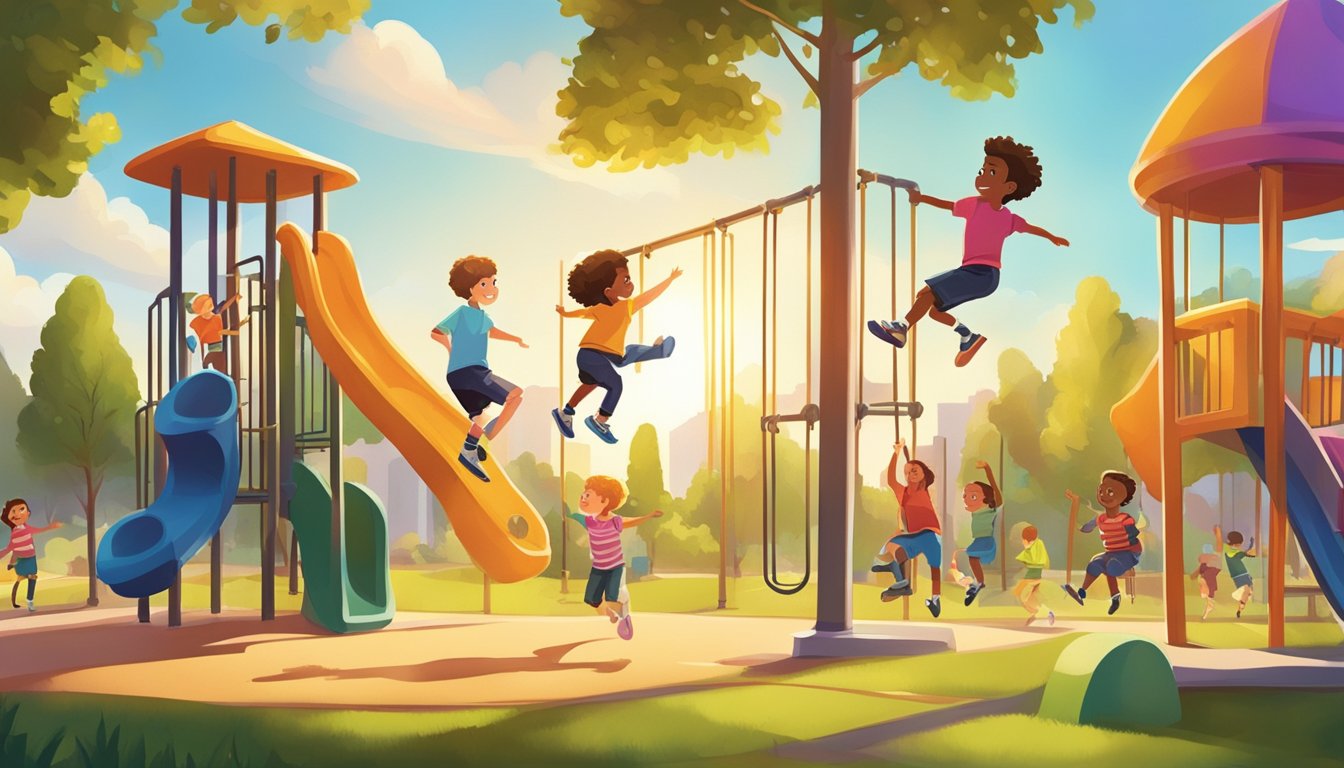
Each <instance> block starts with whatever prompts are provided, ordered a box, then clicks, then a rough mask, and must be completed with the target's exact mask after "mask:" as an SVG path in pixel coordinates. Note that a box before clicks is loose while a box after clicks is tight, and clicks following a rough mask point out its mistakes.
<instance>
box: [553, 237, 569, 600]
mask: <svg viewBox="0 0 1344 768" xmlns="http://www.w3.org/2000/svg"><path fill="white" fill-rule="evenodd" d="M559 286H560V287H559V293H560V297H559V298H558V299H557V300H556V303H557V305H559V306H564V304H565V260H564V259H561V260H560V283H559ZM557 319H558V321H559V322H558V323H557V325H558V327H559V329H560V346H559V350H560V351H559V354H557V355H556V370H557V373H556V392H557V393H558V394H557V396H558V398H559V400H560V408H562V409H563V408H564V407H565V318H563V317H560V316H558V315H557ZM567 507H568V502H567V500H566V499H565V436H564V435H561V436H560V594H562V595H567V594H569V515H567V514H565V513H566V511H567Z"/></svg>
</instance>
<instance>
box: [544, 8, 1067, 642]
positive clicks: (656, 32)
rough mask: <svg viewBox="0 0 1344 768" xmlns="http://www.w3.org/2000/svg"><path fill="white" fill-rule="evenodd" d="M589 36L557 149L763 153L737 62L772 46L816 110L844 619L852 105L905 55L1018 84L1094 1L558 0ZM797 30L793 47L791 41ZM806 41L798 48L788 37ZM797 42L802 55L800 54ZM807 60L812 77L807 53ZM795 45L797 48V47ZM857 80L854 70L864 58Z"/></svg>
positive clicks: (834, 611)
mask: <svg viewBox="0 0 1344 768" xmlns="http://www.w3.org/2000/svg"><path fill="white" fill-rule="evenodd" d="M560 6H561V13H563V14H564V15H566V16H577V17H580V18H581V19H582V20H583V21H584V23H586V24H587V25H588V26H589V27H591V28H592V32H591V33H589V34H588V35H587V36H586V37H584V38H583V39H582V40H580V41H579V44H578V49H579V50H578V54H577V55H576V56H574V58H573V60H572V69H573V73H572V76H571V77H570V79H569V82H568V84H567V85H566V86H565V88H564V89H563V90H561V91H560V94H559V96H560V100H559V104H558V106H557V112H558V114H559V115H560V116H561V117H564V118H566V119H568V120H569V123H568V125H567V126H566V127H565V128H564V129H563V130H562V132H561V134H560V145H561V148H562V149H563V151H565V152H566V153H568V154H569V155H570V156H571V157H573V158H574V160H575V162H576V163H577V164H579V165H581V166H590V165H593V164H595V163H599V162H601V163H607V164H608V165H609V166H610V167H611V168H612V169H614V170H630V169H633V168H638V167H646V168H647V167H654V166H658V165H670V164H675V163H680V162H684V161H685V160H686V159H687V158H688V157H689V156H690V154H691V153H692V152H701V153H704V154H710V155H713V154H719V153H722V154H724V155H729V154H731V153H732V152H734V151H736V150H738V149H746V150H761V151H763V150H765V149H767V148H768V146H769V142H768V134H770V133H774V132H777V131H778V130H779V126H778V123H777V119H776V118H777V117H778V115H779V114H780V108H779V105H778V103H776V102H775V101H774V100H772V99H770V98H768V97H767V96H765V95H764V94H762V93H761V85H760V83H759V82H757V81H755V80H753V79H752V78H750V77H749V76H747V75H746V74H745V73H743V72H742V71H741V70H740V69H739V65H740V64H741V63H742V62H743V61H744V60H746V58H747V57H748V56H751V55H753V54H756V53H765V54H766V55H768V56H780V55H783V56H785V57H787V58H788V60H789V62H790V63H791V64H792V65H793V68H794V69H795V70H796V71H797V72H798V75H799V76H800V77H802V79H803V80H804V82H806V83H807V85H808V88H809V89H810V90H811V95H810V97H809V99H815V101H816V102H817V103H818V106H819V108H820V112H821V114H820V119H821V145H820V150H819V155H820V157H819V160H820V165H821V174H820V177H821V187H822V189H823V190H825V194H823V195H822V196H821V217H820V222H821V238H820V241H821V263H822V269H821V292H820V296H821V333H822V335H823V336H824V337H825V338H827V339H828V340H830V343H828V344H827V345H826V346H825V348H824V349H823V351H822V357H821V370H822V372H823V373H822V377H821V382H820V384H821V390H820V395H821V396H820V405H821V413H822V422H821V433H820V445H819V450H820V457H821V458H820V461H821V464H822V465H821V471H820V488H819V495H820V510H821V516H820V520H821V528H820V542H819V544H820V547H819V553H820V560H819V563H818V566H819V570H820V571H821V572H822V573H824V574H828V576H827V577H826V578H824V579H823V580H822V581H823V583H822V584H821V589H819V590H818V596H817V600H818V603H817V626H818V627H819V628H820V629H823V630H844V629H848V628H849V626H850V623H851V613H850V608H849V606H850V600H849V598H850V595H849V589H850V580H851V574H850V572H849V568H850V547H851V541H852V533H853V531H852V528H853V519H852V510H853V503H854V487H855V477H856V474H855V468H854V458H855V457H854V434H855V425H854V419H853V418H852V414H853V413H854V409H855V402H854V399H855V386H854V382H855V375H856V371H855V361H854V359H853V355H852V353H851V350H852V348H853V346H854V344H853V341H854V337H853V334H854V332H855V331H854V327H853V326H854V323H853V322H852V318H853V301H854V295H855V290H854V289H855V269H854V266H855V265H854V231H855V179H856V172H857V165H856V156H857V149H858V148H857V143H858V142H857V134H856V130H855V129H856V119H855V118H856V108H857V104H858V100H859V98H860V97H862V96H863V95H864V94H865V93H867V92H868V91H869V90H870V89H872V88H873V87H874V86H876V85H877V84H879V83H881V82H882V81H883V80H885V79H886V78H888V77H891V76H892V75H894V74H896V73H897V72H900V71H901V70H903V69H905V68H906V67H907V66H909V65H910V64H914V65H916V67H917V69H918V71H919V73H920V75H921V76H923V77H924V78H925V79H927V80H932V81H938V82H940V83H942V84H943V85H945V86H947V87H948V88H949V89H950V90H951V92H952V95H954V96H956V97H958V98H963V99H985V98H988V97H989V96H990V95H991V94H992V93H1000V94H1002V95H1004V96H1012V95H1013V93H1014V92H1015V90H1016V80H1015V71H1016V70H1015V68H1014V64H1013V60H1014V59H1022V58H1025V57H1027V56H1028V55H1030V54H1032V53H1039V52H1041V51H1042V50H1044V49H1043V46H1042V44H1041V38H1040V36H1039V34H1038V27H1039V25H1040V23H1041V22H1042V21H1044V22H1046V23H1049V24H1053V23H1055V22H1056V21H1058V15H1057V13H1056V12H1057V10H1058V9H1060V8H1063V7H1065V6H1070V7H1072V8H1073V16H1074V21H1075V22H1076V23H1081V22H1082V21H1084V20H1085V19H1087V18H1090V17H1091V15H1092V13H1093V5H1092V2H1091V0H961V1H960V2H955V3H953V2H948V3H945V4H943V5H942V6H941V7H936V6H934V5H933V4H930V3H925V2H914V1H906V0H900V1H897V0H756V2H752V0H737V2H732V0H712V1H711V0H560ZM789 39H792V40H793V41H794V43H793V44H792V45H790V44H789V42H788V40H789ZM800 43H801V45H799V44H800ZM795 48H798V49H799V50H798V51H795ZM813 52H815V55H816V62H817V64H816V72H815V73H813V72H812V71H811V70H809V69H808V67H807V66H805V65H804V63H803V60H804V59H811V58H812V55H813ZM799 53H801V56H800V55H799ZM865 61H866V62H868V63H867V66H866V74H867V77H866V78H865V79H860V78H859V77H858V72H859V67H860V64H861V63H862V62H865Z"/></svg>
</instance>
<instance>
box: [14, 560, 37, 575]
mask: <svg viewBox="0 0 1344 768" xmlns="http://www.w3.org/2000/svg"><path fill="white" fill-rule="evenodd" d="M14 575H15V576H36V575H37V558H36V557H20V558H19V559H18V560H17V561H16V562H15V563H14Z"/></svg>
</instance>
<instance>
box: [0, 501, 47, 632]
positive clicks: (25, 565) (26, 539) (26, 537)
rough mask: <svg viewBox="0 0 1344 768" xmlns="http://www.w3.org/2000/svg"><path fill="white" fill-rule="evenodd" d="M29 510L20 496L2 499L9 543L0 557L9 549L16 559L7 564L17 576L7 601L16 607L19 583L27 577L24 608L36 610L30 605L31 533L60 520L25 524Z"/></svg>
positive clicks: (33, 572) (33, 578) (33, 579)
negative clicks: (39, 523) (7, 499)
mask: <svg viewBox="0 0 1344 768" xmlns="http://www.w3.org/2000/svg"><path fill="white" fill-rule="evenodd" d="M31 515H32V513H31V512H30V511H29V510H28V502H26V501H24V500H23V499H10V500H9V501H6V502H5V507H4V509H3V510H0V521H3V522H4V524H5V525H8V526H9V527H10V531H9V544H8V545H7V546H6V547H5V548H4V549H0V557H4V556H5V555H7V554H9V553H10V552H13V553H14V556H15V558H16V560H15V561H14V563H12V564H11V566H10V567H12V568H13V569H14V575H15V577H16V578H17V579H18V580H17V581H15V582H14V590H13V592H11V593H10V602H11V603H13V604H14V607H15V608H18V607H19V584H20V583H21V582H22V581H23V580H24V579H27V580H28V610H29V611H36V610H37V608H36V606H34V605H33V595H34V594H35V593H36V592H37V548H36V547H35V546H33V536H34V535H36V534H39V533H46V532H47V531H51V530H55V529H57V528H60V527H61V522H60V521H59V520H57V521H56V522H54V523H52V524H51V525H48V526H47V527H45V528H34V527H33V526H31V525H28V518H29V517H30V516H31Z"/></svg>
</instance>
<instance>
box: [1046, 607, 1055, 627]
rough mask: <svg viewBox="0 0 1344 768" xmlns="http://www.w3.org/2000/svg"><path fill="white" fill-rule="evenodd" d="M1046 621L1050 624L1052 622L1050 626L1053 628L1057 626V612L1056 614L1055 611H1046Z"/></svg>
mask: <svg viewBox="0 0 1344 768" xmlns="http://www.w3.org/2000/svg"><path fill="white" fill-rule="evenodd" d="M1045 620H1046V621H1048V622H1050V626H1052V627H1053V626H1055V612H1054V611H1046V613H1045Z"/></svg>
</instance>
